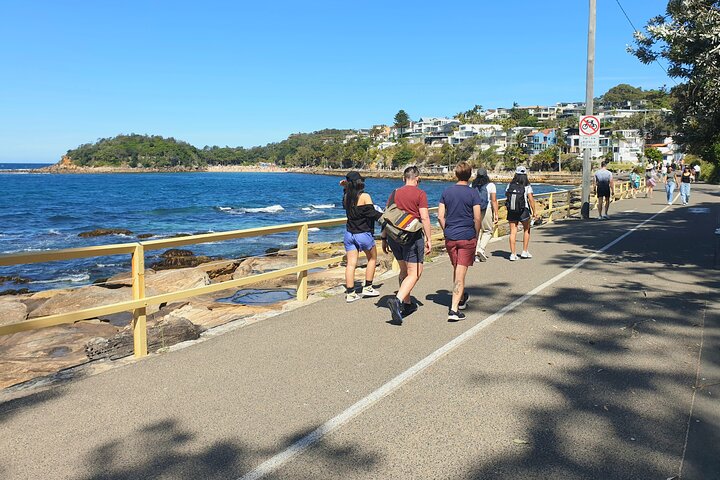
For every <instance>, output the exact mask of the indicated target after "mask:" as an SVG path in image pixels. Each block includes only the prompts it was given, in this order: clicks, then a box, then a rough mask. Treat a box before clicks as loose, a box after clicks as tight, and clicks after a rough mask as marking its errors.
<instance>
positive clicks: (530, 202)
mask: <svg viewBox="0 0 720 480" xmlns="http://www.w3.org/2000/svg"><path fill="white" fill-rule="evenodd" d="M517 189H520V190H521V191H522V192H523V195H522V196H523V200H524V203H523V208H522V209H521V210H519V211H515V210H512V209H510V208H508V213H507V221H508V224H509V225H510V261H511V262H514V261H515V260H517V259H518V258H524V259H529V258H532V255H531V254H530V251H529V250H528V247H529V245H530V227H531V225H530V220H531V219H532V217H533V213H534V212H535V199H534V198H533V189H532V185H530V180H529V179H528V176H527V169H526V168H525V167H523V166H519V167H517V168H516V169H515V176H514V177H513V179H512V180H511V181H510V184H509V185H508V188H507V189H506V190H505V198H506V199H508V198H509V196H510V195H509V193H510V191H511V190H517ZM507 201H508V200H506V204H507ZM518 223H522V225H523V251H522V253H520V257H518V256H517V255H516V253H515V249H516V239H517V231H518Z"/></svg>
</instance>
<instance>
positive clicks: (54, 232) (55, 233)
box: [48, 228, 62, 235]
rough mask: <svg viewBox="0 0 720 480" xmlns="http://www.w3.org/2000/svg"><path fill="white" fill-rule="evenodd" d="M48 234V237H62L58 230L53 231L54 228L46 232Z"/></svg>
mask: <svg viewBox="0 0 720 480" xmlns="http://www.w3.org/2000/svg"><path fill="white" fill-rule="evenodd" d="M48 233H49V234H50V235H62V233H60V230H55V229H54V228H51V229H50V230H48Z"/></svg>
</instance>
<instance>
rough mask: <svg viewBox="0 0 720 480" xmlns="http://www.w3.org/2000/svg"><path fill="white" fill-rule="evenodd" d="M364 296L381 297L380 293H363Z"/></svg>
mask: <svg viewBox="0 0 720 480" xmlns="http://www.w3.org/2000/svg"><path fill="white" fill-rule="evenodd" d="M362 296H363V297H364V298H371V297H379V296H380V292H374V293H365V292H363V293H362Z"/></svg>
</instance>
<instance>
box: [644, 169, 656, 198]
mask: <svg viewBox="0 0 720 480" xmlns="http://www.w3.org/2000/svg"><path fill="white" fill-rule="evenodd" d="M656 177H657V175H656V174H655V167H654V166H653V164H652V163H651V164H649V165H648V166H647V167H645V198H648V197H650V198H652V196H653V189H654V188H655V185H656V184H657V180H656Z"/></svg>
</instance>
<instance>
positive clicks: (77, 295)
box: [29, 286, 158, 318]
mask: <svg viewBox="0 0 720 480" xmlns="http://www.w3.org/2000/svg"><path fill="white" fill-rule="evenodd" d="M154 293H155V292H152V291H151V289H148V288H146V294H147V295H148V296H150V295H152V294H154ZM128 300H132V289H131V288H129V287H122V288H116V289H109V288H102V287H97V286H89V287H81V288H76V289H73V290H70V291H68V292H66V293H61V294H58V295H55V296H54V297H52V298H50V299H48V300H47V301H46V302H45V303H43V304H42V305H40V306H39V307H37V308H35V309H34V310H31V311H30V315H29V318H37V317H44V316H46V315H55V314H58V313H69V312H74V311H76V310H84V309H86V308H92V307H100V306H103V305H110V304H112V303H119V302H125V301H128ZM157 309H158V307H157V306H156V305H154V306H151V307H149V308H148V313H152V312H154V311H157Z"/></svg>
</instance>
